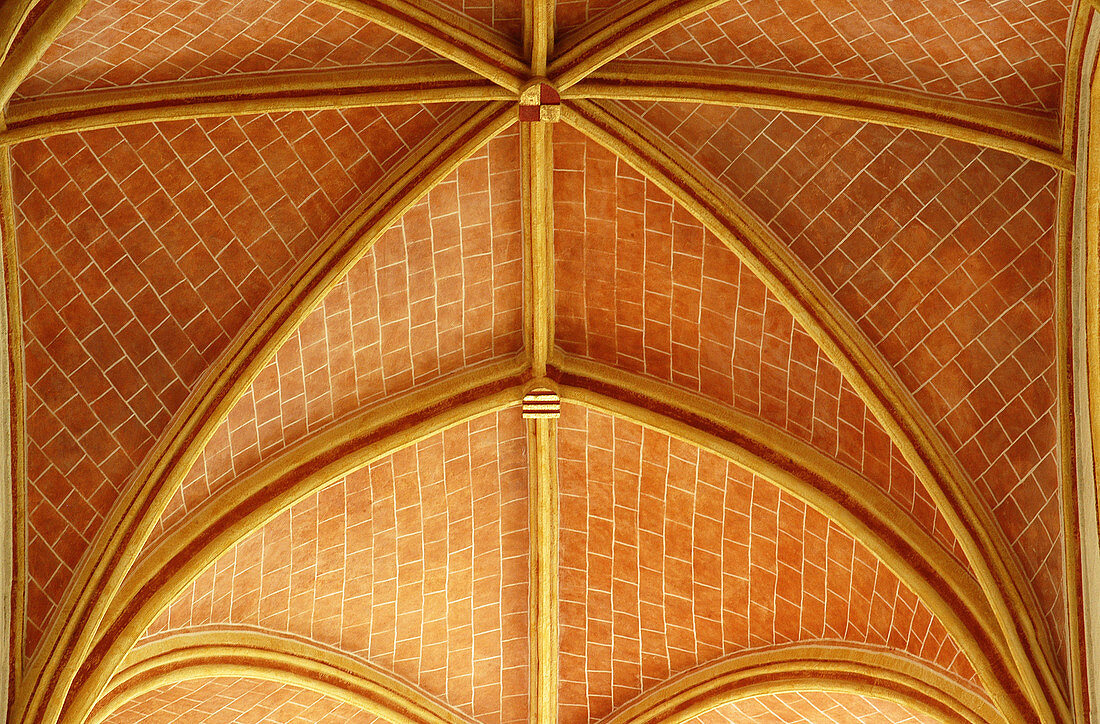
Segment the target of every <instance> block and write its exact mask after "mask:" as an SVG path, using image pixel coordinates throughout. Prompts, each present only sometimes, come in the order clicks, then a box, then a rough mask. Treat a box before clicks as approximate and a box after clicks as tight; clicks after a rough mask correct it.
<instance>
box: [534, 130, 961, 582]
mask: <svg viewBox="0 0 1100 724" xmlns="http://www.w3.org/2000/svg"><path fill="white" fill-rule="evenodd" d="M561 130H562V131H563V132H559V133H556V134H555V139H556V143H555V163H556V165H557V170H556V172H555V177H554V181H555V184H554V188H555V190H556V194H557V196H556V198H555V204H554V223H555V236H554V239H555V252H556V255H557V274H556V279H557V282H558V288H557V307H556V311H557V324H556V332H557V342H558V344H559V345H560V346H561V347H562V348H563V349H564V350H565V351H566V352H569V353H571V354H576V355H580V356H584V357H588V358H590V359H594V360H597V361H600V362H604V363H606V364H609V365H612V366H615V367H618V368H620V369H626V370H630V371H632V372H636V373H639V374H644V375H648V376H651V377H655V378H657V379H659V380H661V381H663V382H670V383H672V384H674V385H677V386H680V387H684V388H686V389H689V390H691V391H693V392H699V393H702V394H704V395H706V396H708V397H712V398H714V399H716V400H719V401H720V402H723V403H726V404H731V405H733V406H734V407H735V408H737V409H739V410H741V411H743V412H746V413H748V414H750V415H753V416H754V417H759V418H761V419H763V420H765V421H767V422H770V423H772V424H774V425H776V426H777V427H779V428H781V429H783V430H785V431H787V432H788V433H790V434H791V435H793V436H795V437H798V438H800V439H802V440H805V441H806V442H809V443H811V444H812V445H814V446H815V447H816V448H818V449H819V450H821V451H822V452H824V453H826V454H828V455H829V456H830V457H834V458H836V459H838V460H840V461H841V462H843V463H844V464H846V465H848V466H849V467H851V468H853V469H854V470H857V471H859V472H860V473H862V474H863V475H864V476H866V477H867V478H868V479H870V480H871V481H872V482H874V483H875V484H876V485H878V486H880V487H881V488H883V489H884V490H886V491H887V492H889V493H890V495H891V496H892V497H893V498H894V499H895V500H897V502H898V503H899V504H900V505H901V507H903V508H904V509H905V510H908V511H910V512H912V513H913V515H914V517H915V518H916V519H917V520H918V521H920V522H921V523H922V524H923V525H924V526H925V527H926V528H927V529H928V530H930V531H933V532H934V533H935V534H936V536H937V537H938V538H939V539H940V541H941V542H943V544H944V545H945V547H947V548H948V549H949V550H952V551H953V552H954V553H955V555H956V556H957V557H958V558H959V559H960V560H962V559H963V554H962V551H961V549H960V548H959V547H958V543H957V541H956V540H955V538H954V535H953V534H952V533H951V531H950V529H949V528H948V527H947V524H946V522H945V521H944V519H943V517H942V516H941V515H940V514H939V512H938V511H937V509H936V508H935V505H934V503H933V502H932V500H931V498H930V497H929V496H928V493H927V492H926V491H925V489H924V486H923V485H921V484H920V483H919V482H918V481H917V479H916V476H914V475H913V473H912V471H911V470H910V468H909V467H908V465H907V464H906V463H905V461H904V459H903V458H902V457H901V453H900V452H898V450H897V448H896V447H895V446H894V445H893V444H892V443H891V442H890V438H889V436H888V435H887V434H886V432H885V431H884V430H883V429H882V427H881V426H880V425H879V424H878V422H877V421H876V420H875V418H874V417H873V416H872V415H871V414H870V412H869V411H868V410H867V407H866V405H864V404H863V402H862V400H861V399H860V398H859V397H858V396H857V395H856V393H855V392H854V391H853V390H852V388H851V387H850V386H849V385H848V383H847V381H845V380H844V378H843V377H842V376H841V374H840V372H839V371H838V370H837V369H836V367H835V366H834V365H833V364H832V362H831V361H830V360H829V359H828V358H827V357H826V356H825V354H824V353H823V352H822V351H821V349H820V348H819V347H818V346H817V345H816V344H815V343H814V342H813V340H811V339H810V337H809V335H808V334H807V333H806V332H805V331H804V330H803V329H802V328H801V326H800V325H799V324H798V323H796V322H795V321H794V318H793V317H792V316H791V314H790V312H788V311H787V309H786V308H785V307H784V306H783V305H782V304H781V303H780V302H779V300H778V299H776V297H775V296H774V295H773V294H771V293H770V292H769V291H768V290H767V289H766V288H765V287H764V285H763V284H762V283H761V282H760V280H759V279H757V278H756V277H755V276H754V275H753V274H752V272H750V271H749V270H748V269H747V268H746V267H745V266H743V265H742V264H741V262H740V261H739V260H738V258H737V257H736V256H735V255H734V254H733V252H731V251H730V250H729V249H728V248H727V247H726V246H725V245H724V244H722V243H721V242H720V241H719V240H718V239H717V238H716V237H715V236H714V235H713V234H711V233H710V232H708V231H706V230H705V229H704V228H703V226H702V224H700V223H699V222H698V221H697V220H696V219H695V218H694V217H692V216H691V215H690V214H689V213H687V211H686V210H685V209H684V208H683V207H682V206H680V205H679V204H677V203H675V202H674V201H673V200H672V198H671V197H670V196H668V195H667V194H666V193H664V192H663V191H661V190H660V189H659V188H657V187H656V186H655V185H654V184H652V183H648V182H646V181H645V179H644V178H643V177H642V176H641V175H640V174H639V173H638V172H637V171H635V170H634V169H632V168H631V167H630V166H628V165H627V164H626V163H624V162H622V161H619V160H618V159H617V158H616V157H615V156H614V155H613V154H612V153H611V152H610V151H608V150H606V149H604V148H603V147H601V146H599V145H597V144H596V143H594V142H593V141H591V140H588V139H586V138H585V137H583V136H581V135H580V134H578V133H577V132H576V131H571V130H566V129H561Z"/></svg>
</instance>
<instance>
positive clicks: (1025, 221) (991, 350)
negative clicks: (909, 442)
mask: <svg viewBox="0 0 1100 724" xmlns="http://www.w3.org/2000/svg"><path fill="white" fill-rule="evenodd" d="M635 110H637V111H638V112H640V113H643V114H644V116H645V118H646V120H647V121H649V122H651V123H652V124H653V128H654V130H655V132H658V133H660V134H661V135H663V136H665V137H667V138H670V139H672V140H673V142H675V143H676V144H678V145H680V146H681V147H683V148H685V149H686V150H687V151H688V152H689V153H690V154H692V155H693V156H694V157H695V158H696V160H697V161H698V162H699V164H700V166H702V167H703V168H704V169H706V170H707V171H708V172H709V173H710V174H712V175H713V176H714V177H715V178H717V179H718V180H719V183H721V184H722V185H724V186H726V187H727V188H728V189H729V190H730V191H732V192H733V193H734V194H735V195H736V196H738V197H740V198H741V199H742V200H743V201H744V203H745V205H746V206H747V207H748V208H749V209H751V210H752V211H754V212H755V213H756V214H757V215H758V216H759V217H760V218H762V219H763V220H764V222H765V223H766V224H767V225H768V226H769V227H770V229H771V230H772V231H773V233H775V234H776V236H777V237H778V238H779V239H780V240H781V241H783V242H784V243H786V244H787V245H788V246H789V247H790V248H791V250H792V251H793V252H794V253H795V254H796V255H797V256H798V257H799V258H800V259H801V260H802V261H803V262H804V263H805V264H806V265H807V266H808V267H809V268H810V269H811V270H812V273H813V275H814V277H816V279H817V280H818V281H819V282H820V283H821V284H822V285H823V286H824V287H825V289H826V290H827V291H828V292H830V293H832V294H833V296H834V297H835V298H836V300H837V301H838V302H839V303H840V305H841V306H842V307H843V308H844V309H845V310H846V311H847V312H848V313H849V314H850V315H851V316H852V317H853V318H854V319H855V320H856V321H857V324H858V325H859V327H860V328H861V329H862V330H863V331H864V332H865V333H866V335H867V337H868V339H869V340H870V341H871V342H872V343H873V344H874V345H875V346H877V347H878V349H879V350H880V351H881V352H882V354H883V355H884V356H885V358H886V360H887V361H888V362H890V363H891V364H892V365H893V366H894V368H895V369H896V370H897V372H898V375H899V376H900V378H901V380H902V382H903V383H904V384H905V385H906V386H907V387H908V388H909V389H910V390H911V391H912V392H913V394H914V395H915V397H916V399H917V401H918V402H919V403H920V405H921V406H922V407H923V408H924V410H925V411H926V412H927V413H928V415H929V416H930V417H931V419H932V421H933V422H934V423H935V424H936V427H937V429H938V430H939V431H940V432H941V433H942V435H943V436H944V438H945V439H946V440H947V442H948V444H949V445H950V446H951V447H952V448H954V450H955V451H956V453H957V454H958V457H959V460H960V462H961V463H962V465H963V467H964V468H965V470H966V472H967V473H969V475H970V476H971V477H972V478H973V479H974V480H975V481H977V487H978V491H979V493H980V494H981V495H982V497H983V498H984V499H985V501H986V503H987V504H988V505H989V506H990V508H992V509H993V512H994V514H995V515H996V518H997V520H998V521H999V522H1000V524H1001V526H1002V527H1003V529H1004V531H1005V533H1006V534H1007V537H1008V540H1009V541H1010V543H1011V544H1012V547H1013V549H1014V550H1015V552H1016V554H1017V556H1019V558H1020V561H1021V563H1022V564H1023V569H1024V572H1025V574H1026V575H1027V576H1028V577H1029V579H1030V580H1031V584H1032V587H1033V588H1034V590H1035V592H1036V595H1037V596H1038V597H1039V601H1040V605H1041V606H1042V609H1043V616H1044V618H1045V619H1046V620H1049V621H1051V623H1052V626H1051V629H1052V635H1053V636H1054V639H1055V642H1056V646H1057V647H1058V648H1059V649H1062V648H1063V637H1064V629H1065V613H1064V598H1063V589H1064V582H1063V574H1062V565H1063V564H1062V548H1061V540H1062V519H1061V513H1060V507H1059V501H1058V498H1059V496H1058V491H1059V483H1058V461H1057V455H1056V444H1057V429H1056V422H1055V401H1056V398H1055V387H1056V380H1055V355H1054V349H1055V339H1054V312H1053V306H1054V265H1053V255H1054V247H1055V228H1054V225H1055V217H1056V212H1057V198H1056V197H1057V184H1058V177H1057V175H1056V174H1055V173H1054V172H1053V171H1052V170H1051V169H1049V168H1047V167H1045V166H1042V165H1040V164H1037V163H1033V162H1027V161H1023V160H1021V159H1018V158H1016V157H1013V156H1009V155H1007V154H1003V153H999V152H997V151H992V150H988V149H981V148H978V147H976V146H971V145H968V144H965V143H961V142H956V141H950V140H946V139H940V138H936V137H933V136H929V135H925V134H920V133H915V132H912V131H901V130H895V129H889V128H885V127H881V126H873V125H867V124H860V123H856V122H852V121H843V120H837V119H824V118H819V119H815V118H812V117H809V116H800V115H794V114H783V113H772V112H763V111H756V110H748V109H738V110H734V111H732V112H731V111H729V110H726V109H714V108H703V107H699V108H696V107H692V106H672V105H668V106H664V105H656V104H654V105H646V106H635Z"/></svg>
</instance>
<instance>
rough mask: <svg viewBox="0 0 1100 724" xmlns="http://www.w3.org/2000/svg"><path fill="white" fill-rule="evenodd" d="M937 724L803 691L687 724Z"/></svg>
mask: <svg viewBox="0 0 1100 724" xmlns="http://www.w3.org/2000/svg"><path fill="white" fill-rule="evenodd" d="M750 722H751V724H936V723H937V722H939V719H937V718H934V717H930V716H928V715H927V714H922V713H919V712H915V711H910V710H909V709H907V708H906V707H904V706H902V705H900V704H896V703H894V702H892V701H887V700H886V699H875V698H871V697H866V696H859V695H857V694H847V693H841V692H837V693H834V692H823V691H803V692H794V693H789V694H770V695H767V696H757V697H754V698H752V699H745V700H744V701H739V702H737V703H734V704H726V705H725V706H722V707H720V708H718V709H715V710H714V711H709V712H707V713H706V714H702V715H700V716H697V717H694V718H692V719H689V720H688V723H687V724H748V723H750Z"/></svg>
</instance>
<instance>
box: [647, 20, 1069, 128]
mask: <svg viewBox="0 0 1100 724" xmlns="http://www.w3.org/2000/svg"><path fill="white" fill-rule="evenodd" d="M1069 10H1070V5H1069V4H1067V3H1065V2H1062V1H1061V0H1007V1H1006V2H998V3H995V4H990V3H988V2H985V1H984V0H962V1H961V2H960V1H959V0H931V1H930V2H920V3H899V2H892V1H891V0H864V1H863V2H859V3H852V2H849V1H848V0H825V1H824V2H813V3H808V2H801V1H799V0H780V1H779V2H761V1H753V2H727V3H724V4H722V5H719V6H718V7H717V8H714V9H712V10H710V11H708V12H706V13H702V14H700V15H697V16H695V17H693V18H691V19H689V20H687V21H686V22H684V23H682V24H680V25H677V26H676V27H673V28H670V29H669V30H666V31H664V32H663V33H660V34H659V35H657V36H655V37H654V38H652V39H651V40H649V41H647V42H645V43H643V44H641V45H640V46H638V47H637V48H635V49H634V50H633V51H631V52H630V53H629V54H628V57H630V58H633V59H661V60H664V59H667V60H675V61H681V62H692V63H700V64H705V65H721V66H733V67H738V68H761V69H766V70H778V71H784V72H788V73H798V74H800V75H810V76H821V77H827V78H844V79H846V80H865V81H872V82H876V83H882V84H884V85H889V86H895V87H902V88H910V89H913V90H919V91H925V92H928V93H934V94H937V95H945V96H957V97H964V98H966V99H968V100H974V101H988V102H992V103H998V104H1003V105H1007V106H1011V107H1013V108H1027V109H1034V110H1036V111H1043V112H1046V113H1056V112H1057V109H1058V108H1059V107H1060V104H1061V102H1062V77H1063V76H1064V74H1065V57H1066V45H1065V43H1066V41H1065V38H1066V36H1067V34H1068V32H1069Z"/></svg>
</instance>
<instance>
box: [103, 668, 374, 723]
mask: <svg viewBox="0 0 1100 724" xmlns="http://www.w3.org/2000/svg"><path fill="white" fill-rule="evenodd" d="M173 722H186V724H215V723H216V724H384V723H385V720H384V719H380V718H379V717H376V716H372V715H370V714H367V713H366V712H364V711H363V710H361V709H358V708H356V707H353V706H351V705H349V704H344V703H342V702H340V701H337V700H336V699H332V698H329V697H327V696H323V695H321V694H315V693H314V692H312V691H309V690H308V689H302V688H299V687H297V686H292V685H290V684H278V683H275V682H273V681H263V680H260V679H247V678H241V679H238V678H232V677H212V678H208V679H192V680H190V681H184V682H181V683H178V684H171V685H169V686H164V687H161V688H159V689H154V690H153V691H150V692H148V693H145V694H142V695H141V696H139V697H137V698H136V699H134V700H133V701H131V702H129V703H128V704H126V705H125V706H123V707H121V708H120V709H118V711H116V712H115V713H114V714H112V715H111V716H110V717H108V718H107V719H106V724H171V723H173Z"/></svg>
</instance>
